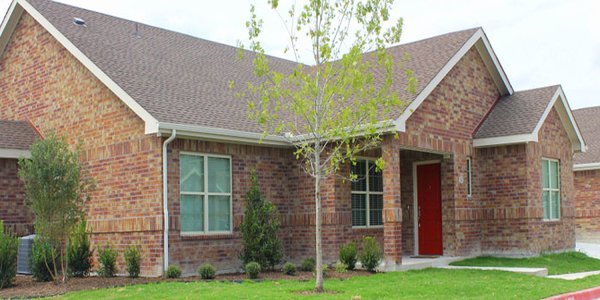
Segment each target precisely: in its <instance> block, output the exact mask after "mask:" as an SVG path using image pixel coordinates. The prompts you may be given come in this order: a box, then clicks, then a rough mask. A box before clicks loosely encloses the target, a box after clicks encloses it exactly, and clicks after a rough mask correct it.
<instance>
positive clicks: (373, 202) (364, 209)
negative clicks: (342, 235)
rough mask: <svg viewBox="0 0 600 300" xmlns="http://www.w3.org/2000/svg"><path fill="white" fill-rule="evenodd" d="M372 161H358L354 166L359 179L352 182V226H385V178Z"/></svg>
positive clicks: (353, 171)
mask: <svg viewBox="0 0 600 300" xmlns="http://www.w3.org/2000/svg"><path fill="white" fill-rule="evenodd" d="M375 169H376V168H375V162H374V161H372V160H358V161H357V162H356V165H353V166H352V174H355V175H357V177H358V178H357V179H356V180H355V181H353V182H352V226H353V227H373V226H382V225H383V215H382V211H383V176H382V174H381V172H377V171H375Z"/></svg>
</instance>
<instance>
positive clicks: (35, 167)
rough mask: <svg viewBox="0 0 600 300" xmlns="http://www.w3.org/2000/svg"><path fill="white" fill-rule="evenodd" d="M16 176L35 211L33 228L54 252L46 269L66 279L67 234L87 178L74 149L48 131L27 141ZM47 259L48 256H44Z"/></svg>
mask: <svg viewBox="0 0 600 300" xmlns="http://www.w3.org/2000/svg"><path fill="white" fill-rule="evenodd" d="M19 167H20V169H19V177H20V178H21V180H22V181H23V183H24V185H25V193H26V196H27V201H28V204H29V205H30V207H31V209H32V211H33V213H34V215H35V230H36V232H37V234H38V235H39V237H40V239H41V241H42V242H44V243H48V244H49V245H50V246H51V247H52V249H53V252H54V253H56V255H57V256H58V261H59V265H58V266H57V265H56V264H50V263H49V264H47V265H48V266H52V269H51V270H49V271H50V273H51V275H52V279H53V280H59V279H61V277H59V276H60V275H61V273H62V281H65V280H66V277H67V274H66V272H62V271H61V270H69V268H68V259H67V257H66V256H67V255H66V251H67V248H68V242H69V234H70V233H71V232H72V231H73V228H74V227H75V226H76V225H77V223H78V222H79V220H80V219H81V217H82V215H83V211H82V206H83V203H84V201H85V199H86V195H87V191H89V188H90V187H91V181H90V180H89V179H88V178H87V177H86V176H84V175H82V174H83V172H82V166H81V164H80V162H79V153H78V151H73V150H71V149H70V148H69V145H68V144H67V142H66V141H65V139H64V138H62V137H58V136H57V135H55V134H50V135H49V136H48V137H46V138H45V139H43V140H37V141H36V142H34V143H33V145H31V158H30V159H20V160H19ZM48 259H51V258H48Z"/></svg>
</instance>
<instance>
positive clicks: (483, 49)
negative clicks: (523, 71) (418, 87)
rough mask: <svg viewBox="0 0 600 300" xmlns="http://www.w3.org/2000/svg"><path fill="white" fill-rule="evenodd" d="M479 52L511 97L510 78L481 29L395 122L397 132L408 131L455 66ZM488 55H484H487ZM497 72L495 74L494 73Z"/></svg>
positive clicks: (497, 82)
mask: <svg viewBox="0 0 600 300" xmlns="http://www.w3.org/2000/svg"><path fill="white" fill-rule="evenodd" d="M478 43H481V44H479V45H477V50H478V51H479V53H480V54H482V57H483V58H484V62H486V61H487V63H486V66H487V67H488V70H490V68H491V66H492V65H493V66H494V67H495V70H493V69H492V70H490V74H492V77H495V78H494V81H495V82H496V85H497V86H498V89H499V90H500V93H501V94H502V95H511V94H512V93H513V92H514V91H513V88H512V86H511V84H510V82H509V81H508V77H507V76H506V74H505V73H504V70H503V69H502V66H501V65H500V62H499V61H498V59H497V57H496V54H495V53H494V50H493V49H492V47H491V45H490V42H489V41H488V39H487V37H486V35H485V33H484V32H483V29H481V28H479V29H478V30H477V31H476V32H475V33H474V34H473V35H472V36H471V38H469V39H468V40H467V42H465V44H464V45H463V46H462V47H461V48H460V50H458V52H456V54H454V56H453V57H452V58H451V59H450V60H449V61H448V62H447V63H446V65H444V67H443V68H442V69H441V70H440V71H439V72H438V73H437V75H435V77H434V78H433V79H432V80H431V81H430V82H429V83H428V84H427V86H425V88H424V89H423V91H421V93H419V95H417V97H416V98H415V99H414V100H413V101H412V102H411V103H410V104H409V105H408V107H406V109H405V110H404V112H403V113H402V115H400V117H399V118H398V119H396V120H395V121H394V123H395V124H396V130H397V131H400V132H405V131H406V121H407V120H408V118H410V116H412V114H413V113H414V112H415V111H416V110H417V108H419V106H421V103H423V101H425V99H427V97H428V96H429V95H430V94H431V92H433V90H434V89H435V88H436V87H437V86H438V84H439V83H440V82H441V81H442V80H443V79H444V78H445V77H446V75H448V73H449V72H450V70H452V68H454V66H455V65H456V64H457V63H458V62H459V61H460V59H461V58H462V57H463V56H464V55H465V54H466V53H467V52H468V51H469V50H471V48H473V46H475V45H476V44H478ZM486 53H487V55H483V54H486ZM492 71H495V72H492Z"/></svg>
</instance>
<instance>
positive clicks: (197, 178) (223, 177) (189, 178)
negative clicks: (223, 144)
mask: <svg viewBox="0 0 600 300" xmlns="http://www.w3.org/2000/svg"><path fill="white" fill-rule="evenodd" d="M179 176H180V177H179V184H180V196H181V203H180V209H179V210H180V212H181V213H180V221H181V232H182V233H184V234H206V233H229V232H231V159H230V158H229V157H223V156H213V155H203V154H196V153H182V154H181V155H180V159H179Z"/></svg>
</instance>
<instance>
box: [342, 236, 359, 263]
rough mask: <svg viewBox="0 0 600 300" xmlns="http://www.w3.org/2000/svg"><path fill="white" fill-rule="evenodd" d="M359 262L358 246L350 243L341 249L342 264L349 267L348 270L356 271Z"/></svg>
mask: <svg viewBox="0 0 600 300" xmlns="http://www.w3.org/2000/svg"><path fill="white" fill-rule="evenodd" d="M356 261H357V251H356V244H355V243H354V242H350V243H348V244H344V245H342V246H341V247H340V262H342V263H344V264H346V265H347V266H348V270H354V268H355V267H356Z"/></svg>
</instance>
